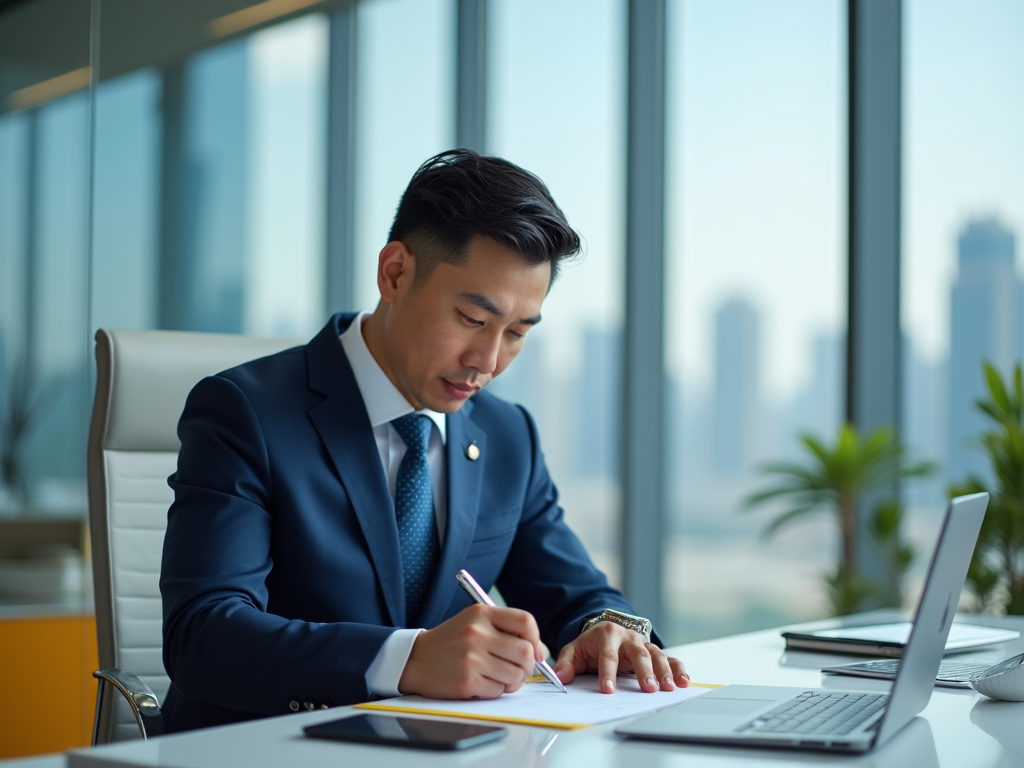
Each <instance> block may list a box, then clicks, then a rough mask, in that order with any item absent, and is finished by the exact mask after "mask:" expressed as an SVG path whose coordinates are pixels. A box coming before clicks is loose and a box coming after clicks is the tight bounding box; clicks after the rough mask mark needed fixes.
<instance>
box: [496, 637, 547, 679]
mask: <svg viewBox="0 0 1024 768" xmlns="http://www.w3.org/2000/svg"><path fill="white" fill-rule="evenodd" d="M487 652H488V653H489V654H490V655H491V656H493V657H495V658H496V659H499V660H501V661H503V662H505V663H508V664H512V665H513V666H515V667H517V668H518V669H519V670H520V671H521V672H524V673H526V676H527V677H529V676H530V675H532V674H533V669H534V664H535V663H536V660H535V657H534V654H533V646H532V645H530V643H528V642H527V641H526V640H522V639H520V638H518V637H513V636H512V635H506V634H504V633H502V632H495V634H494V637H493V638H492V639H491V640H490V641H489V642H488V644H487Z"/></svg>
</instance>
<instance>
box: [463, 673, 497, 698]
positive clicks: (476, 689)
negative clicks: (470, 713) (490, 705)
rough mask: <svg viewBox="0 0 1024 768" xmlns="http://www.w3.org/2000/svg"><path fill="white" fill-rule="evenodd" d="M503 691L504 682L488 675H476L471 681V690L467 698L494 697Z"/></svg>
mask: <svg viewBox="0 0 1024 768" xmlns="http://www.w3.org/2000/svg"><path fill="white" fill-rule="evenodd" d="M503 693H505V686H504V684H502V683H500V682H498V681H497V680H494V679H492V678H489V677H478V678H477V679H476V680H475V681H474V682H473V690H472V693H471V694H470V695H469V696H466V698H467V699H496V698H498V697H499V696H501V694H503Z"/></svg>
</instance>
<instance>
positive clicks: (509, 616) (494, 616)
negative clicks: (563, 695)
mask: <svg viewBox="0 0 1024 768" xmlns="http://www.w3.org/2000/svg"><path fill="white" fill-rule="evenodd" d="M488 618H489V619H490V622H491V625H492V626H493V627H494V628H495V629H497V630H500V631H501V632H504V633H506V634H509V635H515V636H516V637H519V638H522V639H523V640H525V641H526V642H528V643H529V644H530V645H532V646H533V649H534V654H535V655H534V658H535V659H542V658H544V657H543V656H538V655H536V654H539V653H540V652H541V649H540V644H541V643H540V630H539V629H538V628H537V621H536V620H535V619H534V618H533V616H531V615H530V614H529V613H527V612H526V611H520V610H519V609H518V608H492V609H491V610H490V611H489V612H488Z"/></svg>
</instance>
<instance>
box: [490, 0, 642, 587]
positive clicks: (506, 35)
mask: <svg viewBox="0 0 1024 768" xmlns="http://www.w3.org/2000/svg"><path fill="white" fill-rule="evenodd" d="M488 13H489V19H488V23H489V28H490V30H489V31H490V35H489V40H488V45H489V47H490V57H489V61H488V70H489V78H490V80H489V82H488V87H489V92H490V98H489V101H488V113H489V117H488V150H489V151H491V152H494V153H495V154H498V155H501V156H503V157H506V158H508V159H509V160H511V161H512V162H514V163H517V164H519V165H522V166H523V167H524V168H527V169H528V170H530V171H533V172H534V173H536V174H537V175H539V176H540V177H541V178H542V179H543V180H544V181H545V182H546V183H547V185H548V187H549V189H550V190H551V193H552V195H553V196H554V198H555V200H556V202H558V204H559V206H560V207H561V208H562V210H563V211H564V212H565V214H566V216H567V217H568V219H569V222H570V223H571V224H572V225H573V226H574V227H575V228H576V229H577V230H578V231H579V232H580V233H581V234H582V236H583V238H584V240H585V241H586V256H585V258H583V259H582V260H581V261H578V262H577V263H575V264H569V265H566V266H565V267H564V268H563V270H562V273H561V276H560V277H559V278H558V281H557V282H556V283H555V284H554V286H553V288H552V289H551V293H550V295H549V296H548V299H547V301H546V302H545V304H544V313H543V314H544V321H543V322H542V323H541V324H540V325H538V326H537V327H536V328H534V329H533V330H531V331H530V334H529V337H528V339H527V343H526V346H525V347H524V349H523V351H522V352H521V353H520V355H519V357H518V358H517V359H516V361H515V363H514V364H513V365H512V366H511V367H510V368H509V370H508V371H507V372H506V373H505V374H504V375H503V376H502V377H501V378H500V379H497V380H496V381H495V383H494V385H493V388H494V391H495V392H496V393H498V394H500V395H503V396H505V397H508V398H509V399H511V400H514V401H517V402H521V403H522V404H524V405H525V406H526V407H527V408H528V409H529V410H530V412H531V413H532V415H533V416H534V418H535V419H536V420H537V423H538V427H539V429H540V434H541V440H542V445H543V448H544V452H545V456H546V458H547V461H548V465H549V468H550V470H551V473H552V477H553V478H554V481H555V483H556V485H557V486H558V488H559V491H560V492H561V496H562V498H561V501H562V505H563V506H564V508H565V510H566V518H567V519H568V521H569V524H570V525H571V526H572V527H573V529H574V530H575V531H576V532H577V534H579V536H580V537H581V538H582V539H583V542H584V544H585V545H586V546H587V549H588V550H589V551H590V553H591V555H592V556H593V557H594V560H595V561H596V562H597V563H598V565H599V566H600V567H601V568H602V569H603V570H604V571H605V572H606V573H607V574H608V575H609V578H610V579H611V580H612V582H613V583H617V582H618V580H619V575H620V572H621V566H620V561H619V557H620V555H619V550H618V540H619V536H618V533H619V524H620V517H621V492H620V480H619V450H620V445H619V426H618V423H619V418H620V416H619V414H620V413H621V403H620V400H621V391H622V387H621V360H622V354H621V348H622V323H623V291H622V279H623V278H622V276H623V263H624V262H623V259H624V255H623V253H624V245H623V237H624V230H623V222H624V210H623V209H624V205H625V197H624V195H623V192H622V188H623V181H624V173H625V165H624V156H623V154H624V153H623V149H624V146H625V144H624V142H625V133H624V127H625V114H624V113H625V90H624V77H625V65H626V60H625V36H624V34H623V30H624V28H625V21H626V18H625V3H624V2H622V1H621V0H600V1H599V2H595V1H594V0H562V1H561V2H558V3H551V2H545V1H544V0H495V1H493V2H491V3H490V4H489V5H488ZM569 29H571V30H572V34H571V35H568V34H566V31H567V30H569Z"/></svg>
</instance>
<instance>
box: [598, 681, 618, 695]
mask: <svg viewBox="0 0 1024 768" xmlns="http://www.w3.org/2000/svg"><path fill="white" fill-rule="evenodd" d="M601 688H603V689H604V691H605V692H606V693H614V692H615V682H614V681H613V680H612V679H611V678H610V677H607V678H605V681H604V682H603V683H601Z"/></svg>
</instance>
